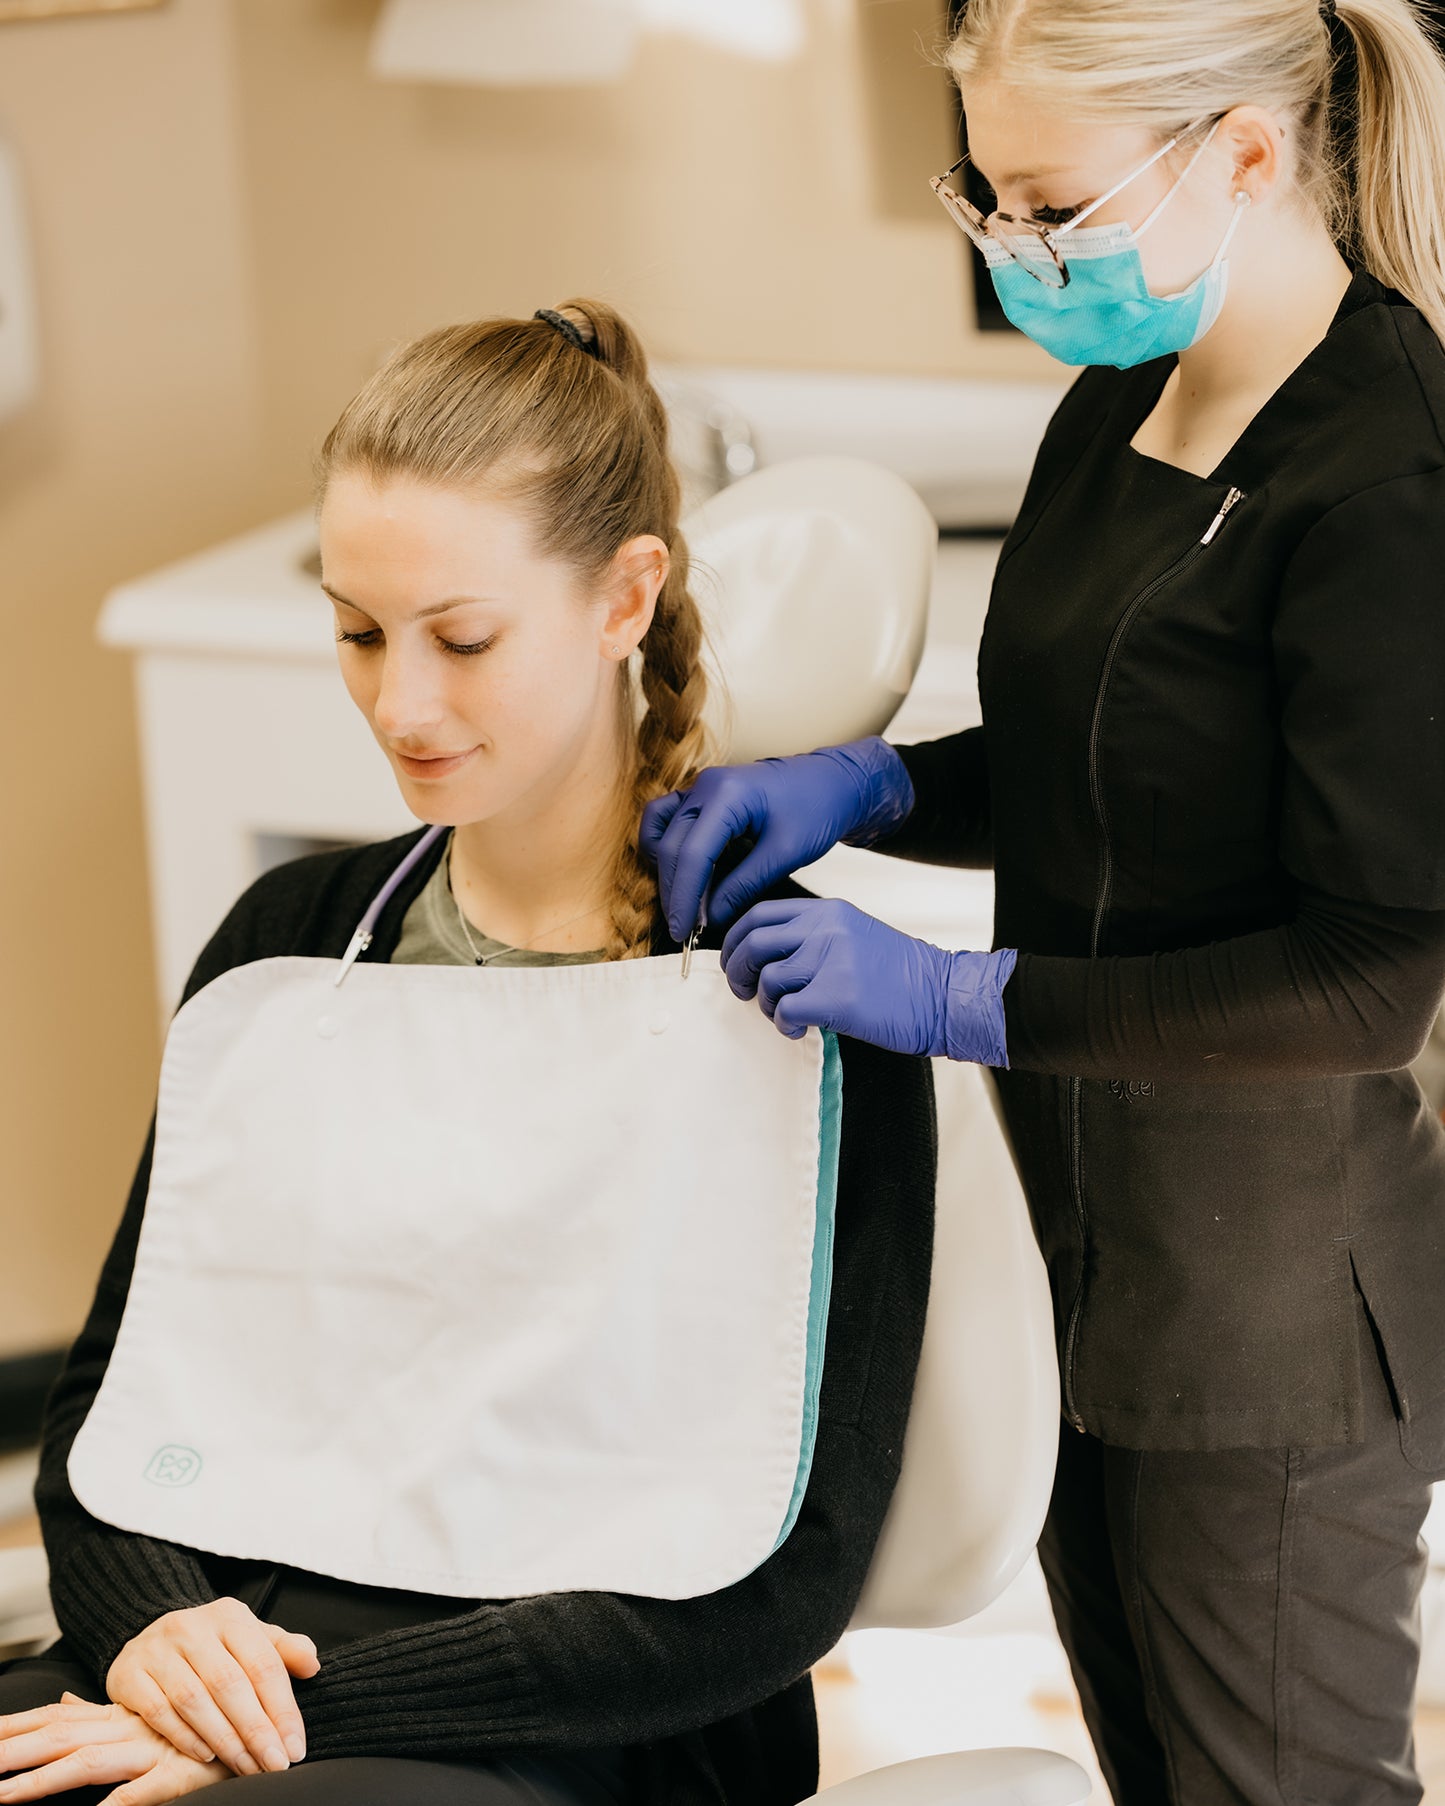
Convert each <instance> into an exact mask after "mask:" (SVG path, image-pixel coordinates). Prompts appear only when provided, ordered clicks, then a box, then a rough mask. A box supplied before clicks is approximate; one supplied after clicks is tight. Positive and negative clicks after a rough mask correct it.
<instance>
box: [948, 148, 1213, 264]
mask: <svg viewBox="0 0 1445 1806" xmlns="http://www.w3.org/2000/svg"><path fill="white" fill-rule="evenodd" d="M1222 118H1223V114H1218V113H1210V114H1207V115H1206V116H1205V118H1203V119H1196V120H1195V122H1194V124H1193V125H1187V126H1185V128H1184V129H1183V131H1181V132H1176V133H1175V134H1174V136H1173V137H1172V138H1171V139H1170V140H1169V142H1168V143H1167V144H1161V145H1160V147H1159V149H1158V150H1157V151H1155V153H1154V155H1153V156H1152V157H1150V158H1149V160H1148V162H1146V163H1141V164H1140V165H1139V167H1138V168H1137V169H1133V170H1130V172H1129V174H1128V175H1127V176H1125V177H1124V179H1123V181H1122V182H1116V183H1115V184H1114V186H1113V187H1112V188H1111V189H1110V190H1109V191H1108V193H1107V194H1101V195H1100V196H1099V198H1098V200H1096V201H1090V202H1089V204H1088V206H1087V207H1081V208H1080V209H1079V210H1078V212H1077V213H1074V214H1072V215H1070V217H1069V218H1068V219H1067V220H1065V221H1064V222H1063V223H1062V224H1061V225H1054V226H1049V225H1045V224H1044V223H1043V222H1042V221H1041V220H1035V219H1029V218H1027V217H1025V218H1020V217H1019V216H1018V215H1017V214H1013V213H1000V212H999V211H998V210H997V209H995V210H994V212H992V213H988V214H985V213H981V212H980V211H979V210H978V208H977V207H975V206H974V204H973V202H972V201H970V200H968V199H967V198H966V197H965V196H963V195H961V194H960V193H959V192H958V190H957V189H956V188H953V187H951V186H950V182H951V181H952V178H953V177H954V175H955V174H956V173H957V172H958V171H959V170H960V169H962V168H963V167H964V165H965V164H967V163H968V162H969V161H970V158H969V154H968V152H967V151H965V152H964V153H963V155H962V156H961V157H960V158H959V159H958V161H957V163H955V164H953V165H952V167H951V168H949V169H946V170H944V172H943V174H942V175H941V176H933V177H931V178H930V180H929V184H928V185H929V187H930V188H931V189H932V190H933V192H934V193H935V194H936V195H937V196H938V198H939V200H940V201H942V203H943V206H944V210H945V211H946V212H947V213H948V215H949V217H950V218H951V219H952V220H953V222H954V224H955V225H956V226H958V227H960V228H961V229H962V231H963V232H965V233H966V234H967V236H968V237H969V239H970V240H971V241H972V242H973V244H975V245H976V246H977V247H978V249H979V250H980V251H982V252H983V254H984V256H985V257H991V256H994V255H996V254H997V253H999V252H1002V253H1003V254H1004V255H1005V256H1007V257H1008V258H1009V259H1010V260H1011V261H1012V262H1014V263H1016V264H1018V265H1019V267H1020V268H1021V269H1024V270H1027V271H1028V273H1029V275H1030V276H1032V277H1034V278H1035V279H1036V280H1037V281H1039V282H1042V283H1044V284H1045V285H1046V286H1047V287H1049V288H1067V287H1068V286H1069V266H1068V262H1067V260H1066V258H1065V254H1064V247H1062V246H1061V245H1060V242H1059V241H1060V240H1061V239H1062V238H1063V237H1064V235H1065V234H1066V233H1069V232H1072V231H1073V229H1074V227H1075V226H1081V225H1082V224H1083V223H1084V221H1085V220H1086V219H1087V218H1088V217H1089V215H1090V214H1091V213H1093V212H1095V211H1096V210H1097V209H1098V208H1100V207H1102V206H1103V205H1104V203H1105V202H1106V201H1112V200H1113V198H1114V196H1115V195H1116V194H1119V193H1120V192H1121V191H1122V190H1123V189H1125V188H1127V187H1128V186H1129V184H1130V183H1131V182H1132V181H1134V180H1135V179H1136V177H1138V176H1142V175H1143V173H1144V171H1145V170H1146V169H1152V168H1153V167H1154V165H1155V164H1156V163H1157V162H1158V161H1159V159H1160V158H1161V157H1162V156H1164V155H1166V153H1167V152H1169V151H1172V150H1173V149H1174V146H1175V145H1176V144H1180V143H1182V142H1183V140H1184V139H1186V138H1188V137H1190V136H1191V135H1192V134H1193V133H1194V132H1197V131H1198V130H1199V128H1200V126H1202V125H1208V124H1209V123H1210V122H1211V121H1218V120H1219V119H1222ZM1200 148H1201V150H1202V149H1203V146H1201V147H1200ZM1185 173H1186V174H1187V173H1188V172H1187V171H1186V172H1185ZM1181 179H1182V178H1181ZM1165 198H1166V199H1167V198H1168V197H1167V196H1166V197H1165ZM1163 205H1164V202H1163V201H1161V202H1160V203H1159V206H1160V207H1162V206H1163ZM1158 211H1159V208H1158V207H1156V208H1155V209H1154V213H1151V214H1150V215H1149V218H1148V219H1147V220H1145V222H1144V224H1143V225H1142V226H1139V227H1137V228H1136V234H1137V233H1142V232H1144V231H1145V230H1146V229H1147V228H1148V227H1149V226H1151V225H1152V224H1153V222H1154V216H1155V214H1157V213H1158Z"/></svg>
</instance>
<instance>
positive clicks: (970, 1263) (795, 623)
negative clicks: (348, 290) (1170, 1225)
mask: <svg viewBox="0 0 1445 1806" xmlns="http://www.w3.org/2000/svg"><path fill="white" fill-rule="evenodd" d="M686 531H687V537H688V544H689V549H690V551H691V554H692V561H693V570H694V572H695V573H696V581H695V583H694V593H695V594H696V596H697V599H698V603H699V606H700V607H701V609H702V612H703V616H704V621H705V624H706V627H707V634H708V640H709V662H710V664H711V667H712V670H713V673H714V674H715V675H716V676H717V677H719V678H720V679H721V680H722V686H721V687H722V689H723V690H725V692H726V694H727V697H728V698H729V700H728V702H727V703H726V704H724V703H723V702H722V700H721V698H720V699H719V701H718V702H717V703H716V704H714V713H713V715H712V717H711V719H710V721H709V725H710V726H711V728H712V730H713V733H714V735H715V736H716V739H717V743H718V745H719V746H720V747H722V748H725V749H726V752H725V755H724V756H725V757H726V758H727V759H729V760H730V761H739V760H743V759H756V758H765V757H768V756H778V755H783V754H787V753H797V752H806V751H809V750H810V749H811V748H812V747H815V746H824V745H829V744H836V743H839V742H842V741H847V740H854V739H859V738H861V737H862V736H864V735H866V734H876V733H881V732H882V731H883V729H884V728H886V727H887V725H888V723H889V722H890V721H891V720H892V719H893V717H894V715H895V714H896V713H897V711H898V708H899V705H900V704H901V703H902V701H903V699H904V697H905V696H906V695H907V694H908V690H909V686H910V685H911V684H912V682H913V678H914V676H915V674H916V673H917V670H918V665H919V660H920V658H921V655H922V651H923V641H924V634H925V630H926V627H927V622H928V600H929V591H930V588H931V585H932V579H933V566H934V556H935V550H936V545H937V537H938V530H937V527H936V525H935V524H934V520H933V517H932V516H931V515H930V514H929V512H928V510H927V509H926V508H925V507H924V505H923V503H922V502H921V501H920V500H919V498H918V496H917V495H916V494H915V493H914V491H913V490H912V489H911V488H910V487H909V486H908V485H907V484H906V483H905V482H903V481H902V479H901V478H899V477H897V476H895V475H893V474H892V473H891V472H889V471H885V470H883V469H881V468H879V467H877V466H875V465H871V464H866V463H863V462H861V461H858V460H855V459H850V458H801V459H797V460H796V461H793V462H789V463H785V464H776V465H772V466H769V467H767V468H765V469H763V470H760V471H758V472H756V473H755V474H754V475H752V476H748V477H745V478H743V479H742V481H740V482H738V483H735V484H733V485H732V486H731V487H730V488H727V489H724V490H722V491H720V492H719V494H717V495H716V496H714V497H713V498H712V499H711V500H710V501H708V502H706V503H705V504H704V505H703V506H702V507H701V508H700V509H698V510H697V511H696V512H695V513H694V514H693V515H692V516H691V517H690V519H689V520H688V522H687V523H686ZM800 673H802V674H806V680H805V681H803V682H801V683H800V680H799V674H800ZM870 857H871V858H873V859H875V860H878V861H880V862H881V861H882V859H883V856H882V855H881V854H879V855H871V856H870ZM868 892H869V897H868V901H869V903H871V904H875V905H876V902H877V898H878V894H879V885H878V884H877V883H876V882H874V883H872V884H870V885H869V886H868ZM857 900H859V901H862V900H863V899H862V898H861V897H860V898H859V899H857ZM893 919H894V921H895V925H896V926H898V927H900V928H903V929H906V930H910V931H911V932H915V933H916V932H919V929H918V928H917V927H911V925H910V923H909V922H908V921H906V920H903V919H899V918H898V917H896V916H895V917H894V918H893ZM934 1081H935V1091H936V1094H937V1100H938V1130H939V1171H938V1218H937V1228H936V1241H935V1249H934V1260H933V1289H932V1295H931V1298H930V1301H929V1309H928V1321H927V1326H926V1328H925V1332H924V1341H923V1353H922V1359H921V1361H920V1364H919V1370H918V1379H917V1383H916V1386H915V1390H914V1395H913V1405H912V1410H911V1414H910V1417H909V1424H908V1433H907V1438H906V1440H905V1443H904V1450H903V1468H902V1475H901V1478H900V1480H899V1484H898V1489H897V1491H896V1493H895V1494H894V1498H893V1503H892V1507H891V1509H890V1511H889V1514H888V1517H887V1520H886V1522H885V1524H884V1527H883V1533H882V1536H881V1537H880V1539H879V1543H878V1547H877V1550H876V1551H875V1553H874V1557H873V1565H872V1569H871V1571H870V1573H869V1576H868V1581H867V1584H866V1586H865V1588H864V1591H863V1595H862V1598H861V1599H860V1600H859V1603H858V1609H857V1612H856V1614H855V1616H854V1619H853V1625H852V1628H853V1629H855V1630H864V1629H880V1628H885V1627H886V1628H893V1629H910V1630H944V1629H947V1628H950V1627H952V1626H955V1625H958V1624H961V1623H963V1622H964V1621H965V1620H966V1619H968V1618H971V1617H973V1616H974V1614H975V1613H977V1612H980V1611H982V1610H983V1608H984V1607H985V1606H986V1605H989V1604H990V1603H992V1601H993V1600H994V1599H996V1598H997V1597H998V1596H999V1595H1000V1594H1001V1593H1002V1592H1003V1591H1004V1589H1005V1588H1006V1587H1007V1586H1008V1585H1009V1583H1010V1582H1011V1581H1012V1580H1013V1579H1014V1578H1015V1576H1016V1575H1017V1574H1018V1573H1019V1571H1020V1569H1021V1568H1022V1567H1023V1566H1024V1564H1025V1562H1027V1560H1028V1558H1029V1556H1030V1555H1031V1554H1032V1552H1033V1549H1034V1545H1035V1544H1036V1543H1037V1541H1038V1536H1039V1531H1040V1529H1041V1528H1042V1526H1043V1520H1044V1513H1045V1510H1046V1509H1047V1505H1048V1498H1049V1490H1050V1487H1051V1486H1052V1484H1053V1473H1054V1458H1055V1452H1056V1450H1057V1447H1058V1433H1059V1386H1058V1369H1057V1366H1056V1363H1055V1356H1054V1334H1053V1318H1052V1313H1051V1308H1050V1303H1049V1288H1048V1280H1047V1277H1046V1275H1045V1272H1044V1265H1043V1261H1042V1259H1041V1257H1040V1255H1039V1252H1038V1248H1037V1245H1036V1243H1035V1241H1034V1237H1033V1230H1032V1227H1031V1225H1030V1223H1029V1216H1028V1206H1027V1204H1026V1203H1025V1200H1024V1195H1023V1191H1022V1188H1021V1186H1020V1183H1019V1179H1018V1174H1017V1171H1016V1170H1015V1167H1014V1163H1013V1156H1012V1153H1011V1151H1010V1148H1009V1144H1008V1140H1007V1136H1006V1132H1005V1130H1004V1128H1003V1124H1002V1120H1001V1118H1000V1116H999V1114H998V1108H997V1100H996V1094H995V1092H994V1088H993V1082H992V1079H991V1078H990V1077H989V1075H988V1074H987V1073H986V1072H985V1071H984V1070H983V1069H982V1068H980V1067H976V1066H961V1065H955V1064H954V1063H953V1062H951V1061H948V1060H939V1061H935V1063H934ZM1089 1795H1090V1783H1089V1778H1088V1776H1087V1775H1086V1774H1085V1772H1084V1771H1083V1769H1081V1768H1080V1767H1079V1766H1078V1764H1077V1763H1075V1762H1071V1761H1069V1760H1068V1759H1067V1758H1066V1757H1064V1756H1060V1755H1055V1754H1053V1753H1051V1752H1049V1751H1045V1750H1022V1749H1005V1750H971V1751H966V1752H960V1753H958V1754H954V1755H944V1756H930V1757H925V1758H923V1759H921V1760H917V1761H913V1762H903V1763H898V1764H895V1765H893V1766H891V1767H888V1768H883V1769H878V1770H876V1771H874V1772H873V1773H871V1774H866V1775H860V1776H857V1777H856V1778H855V1779H853V1780H851V1781H847V1782H843V1783H841V1784H840V1785H838V1786H836V1787H829V1788H826V1789H825V1790H824V1791H823V1792H822V1793H820V1794H817V1795H815V1796H814V1800H815V1802H816V1803H817V1806H1079V1803H1080V1802H1083V1801H1086V1800H1087V1799H1088V1798H1089Z"/></svg>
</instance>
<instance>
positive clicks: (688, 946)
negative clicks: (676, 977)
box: [682, 923, 702, 978]
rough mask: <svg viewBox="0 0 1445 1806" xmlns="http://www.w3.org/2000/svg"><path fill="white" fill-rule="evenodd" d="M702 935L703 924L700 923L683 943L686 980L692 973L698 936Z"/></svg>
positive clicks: (683, 969) (683, 965)
mask: <svg viewBox="0 0 1445 1806" xmlns="http://www.w3.org/2000/svg"><path fill="white" fill-rule="evenodd" d="M701 933H702V924H701V923H699V924H698V926H697V927H696V928H694V929H693V931H692V933H691V934H690V935H689V936H688V937H687V939H686V940H685V941H684V942H683V943H682V975H683V977H684V978H686V977H687V975H688V973H689V972H691V971H692V956H693V953H694V951H695V949H696V947H697V942H698V936H699V935H700V934H701Z"/></svg>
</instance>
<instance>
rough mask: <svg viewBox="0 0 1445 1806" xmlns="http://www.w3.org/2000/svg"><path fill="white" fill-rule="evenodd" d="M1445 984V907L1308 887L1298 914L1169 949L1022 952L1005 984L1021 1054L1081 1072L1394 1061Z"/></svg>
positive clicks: (1157, 1072) (1306, 1071)
mask: <svg viewBox="0 0 1445 1806" xmlns="http://www.w3.org/2000/svg"><path fill="white" fill-rule="evenodd" d="M1442 990H1445V913H1442V912H1440V911H1436V910H1413V909H1386V908H1383V907H1381V906H1379V905H1377V904H1367V903H1357V902H1351V901H1346V900H1345V899H1342V898H1339V897H1332V896H1326V895H1325V894H1324V893H1323V892H1322V891H1317V890H1312V889H1307V888H1302V889H1301V891H1300V895H1299V901H1298V906H1297V909H1296V913H1295V916H1294V919H1293V921H1291V922H1288V923H1285V924H1284V925H1282V926H1280V927H1277V928H1270V929H1264V930H1261V931H1260V932H1258V933H1255V934H1246V935H1239V936H1236V937H1234V938H1232V939H1229V940H1222V941H1214V942H1211V943H1210V944H1208V945H1206V946H1201V947H1185V948H1181V949H1179V950H1178V951H1174V952H1169V953H1155V954H1149V955H1147V956H1142V957H1141V956H1122V957H1118V958H1106V959H1063V958H1052V957H1048V956H1044V955H1039V954H1030V953H1020V955H1019V961H1018V965H1017V967H1016V968H1015V970H1014V974H1013V976H1012V978H1010V979H1009V981H1008V983H1007V984H1006V985H1005V987H1004V993H1003V1001H1004V1019H1005V1023H1006V1025H1007V1038H1008V1055H1009V1064H1010V1066H1013V1067H1018V1068H1020V1069H1023V1070H1025V1071H1031V1072H1053V1073H1068V1074H1072V1075H1074V1076H1076V1077H1079V1078H1088V1079H1115V1078H1158V1079H1217V1080H1219V1081H1221V1082H1227V1081H1230V1080H1235V1079H1244V1078H1263V1077H1272V1078H1291V1077H1307V1076H1309V1075H1311V1074H1316V1075H1327V1074H1333V1073H1352V1072H1393V1071H1395V1070H1397V1069H1398V1068H1400V1067H1402V1066H1407V1065H1409V1063H1410V1061H1411V1060H1413V1059H1414V1058H1415V1057H1416V1055H1417V1054H1418V1053H1419V1052H1420V1050H1421V1048H1422V1047H1423V1046H1424V1044H1425V1040H1426V1038H1427V1037H1428V1035H1429V1033H1430V1028H1431V1025H1432V1024H1433V1022H1434V1020H1435V1017H1436V1014H1437V1013H1438V1011H1439V1008H1440V1000H1441V993H1442Z"/></svg>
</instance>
